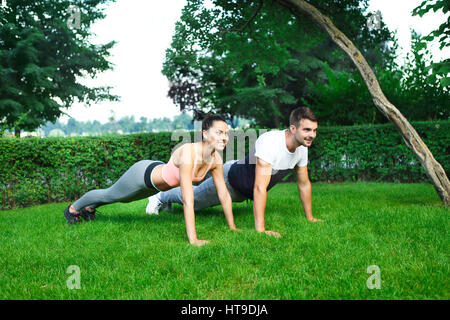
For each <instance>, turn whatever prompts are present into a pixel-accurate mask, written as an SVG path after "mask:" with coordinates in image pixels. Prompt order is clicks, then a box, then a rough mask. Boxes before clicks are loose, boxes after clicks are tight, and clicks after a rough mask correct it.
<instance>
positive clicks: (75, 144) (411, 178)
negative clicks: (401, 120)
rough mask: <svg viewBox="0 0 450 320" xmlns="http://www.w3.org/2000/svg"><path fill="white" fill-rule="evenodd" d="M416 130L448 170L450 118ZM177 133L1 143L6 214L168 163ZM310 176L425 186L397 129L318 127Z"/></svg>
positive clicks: (0, 195)
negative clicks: (143, 166) (134, 168)
mask: <svg viewBox="0 0 450 320" xmlns="http://www.w3.org/2000/svg"><path fill="white" fill-rule="evenodd" d="M413 126H414V127H415V128H416V130H417V131H418V133H419V135H420V136H421V137H422V139H424V141H425V143H426V144H427V146H428V148H429V149H430V150H431V152H432V153H433V155H434V156H435V158H436V160H437V161H439V162H440V163H441V165H442V166H443V167H444V169H445V171H446V172H448V170H449V168H450V154H449V145H450V121H441V122H416V123H413ZM190 134H191V137H193V133H192V132H191V133H190ZM171 136H172V134H171V133H170V132H164V133H142V134H131V135H120V136H103V137H70V138H43V139H42V138H23V139H16V138H0V161H1V162H0V163H1V167H0V209H9V208H13V207H22V206H30V205H35V204H40V203H48V202H64V201H72V200H74V199H76V198H79V197H80V196H81V195H83V194H84V193H85V192H87V191H89V190H91V189H95V188H105V187H107V186H109V185H111V183H112V182H114V181H116V180H117V179H118V178H119V177H120V176H121V175H122V174H123V173H124V172H125V171H126V170H127V169H128V168H129V167H130V166H131V165H132V164H133V163H135V162H136V161H138V160H142V159H152V160H161V161H164V162H167V161H168V160H169V158H170V154H171V151H172V149H173V147H175V146H176V145H177V144H179V142H180V141H181V138H180V140H178V141H172V139H171ZM246 145H247V146H246V148H247V150H248V143H247V144H246ZM224 159H225V157H224ZM309 173H310V178H311V180H312V181H360V180H363V181H390V182H391V181H392V182H419V181H427V177H426V175H425V174H424V171H423V169H422V166H421V165H420V163H418V160H417V159H416V158H415V156H414V155H413V153H412V152H411V151H410V150H409V149H408V148H407V147H406V145H405V144H404V142H403V139H402V137H401V136H400V133H399V132H398V131H397V130H396V129H395V128H394V127H393V126H392V125H391V124H387V125H373V126H372V125H371V126H353V127H320V126H319V131H318V135H317V138H316V140H315V142H314V143H313V146H312V147H311V148H310V152H309Z"/></svg>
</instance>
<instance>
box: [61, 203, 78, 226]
mask: <svg viewBox="0 0 450 320" xmlns="http://www.w3.org/2000/svg"><path fill="white" fill-rule="evenodd" d="M69 208H70V205H69V206H68V207H67V208H66V209H65V210H64V217H65V218H66V220H67V223H68V224H76V223H80V222H81V219H80V216H81V215H80V214H79V213H72V212H70V211H69Z"/></svg>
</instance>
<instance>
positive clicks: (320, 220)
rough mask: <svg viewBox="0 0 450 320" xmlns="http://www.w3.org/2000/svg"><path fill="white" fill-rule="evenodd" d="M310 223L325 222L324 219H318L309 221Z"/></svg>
mask: <svg viewBox="0 0 450 320" xmlns="http://www.w3.org/2000/svg"><path fill="white" fill-rule="evenodd" d="M308 221H309V222H323V220H322V219H316V218H311V219H308Z"/></svg>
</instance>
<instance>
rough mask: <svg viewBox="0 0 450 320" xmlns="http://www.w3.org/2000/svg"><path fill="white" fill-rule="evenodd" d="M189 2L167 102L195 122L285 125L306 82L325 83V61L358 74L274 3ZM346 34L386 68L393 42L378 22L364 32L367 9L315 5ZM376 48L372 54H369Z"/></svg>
mask: <svg viewBox="0 0 450 320" xmlns="http://www.w3.org/2000/svg"><path fill="white" fill-rule="evenodd" d="M203 2H204V1H200V0H189V1H188V3H187V5H186V6H185V7H184V9H183V12H182V16H181V19H180V21H178V22H177V24H176V27H175V30H176V31H175V35H174V37H173V41H172V45H171V48H169V49H168V50H167V51H166V59H165V62H164V66H163V71H162V72H163V74H165V75H166V76H167V78H168V79H169V81H170V82H171V87H170V90H169V96H170V97H171V98H172V99H173V101H174V103H175V104H177V105H178V106H179V107H180V109H181V110H184V109H191V110H194V114H195V115H196V117H197V118H198V117H201V116H203V115H204V114H207V113H209V112H214V113H221V114H225V115H228V116H229V118H230V120H231V121H233V118H234V117H238V116H242V117H244V118H248V119H255V122H256V123H257V124H259V125H263V126H270V127H279V126H280V125H282V124H283V125H286V124H287V119H288V116H289V113H290V110H292V108H293V107H295V106H296V105H297V104H300V103H301V102H302V100H303V99H308V96H307V94H306V91H307V82H306V79H310V80H311V81H314V82H315V81H320V80H323V79H324V78H325V77H326V75H325V73H324V71H323V69H322V63H323V61H327V62H328V64H329V66H330V67H331V68H332V69H335V70H346V69H352V68H353V69H355V67H354V66H353V65H352V64H351V63H350V62H349V61H348V60H346V59H345V56H344V55H343V54H342V53H341V52H340V50H338V48H337V47H336V45H335V44H334V43H333V42H332V41H331V40H330V39H328V38H327V37H326V36H325V35H324V34H323V33H321V32H320V30H318V29H317V28H315V27H314V25H313V24H312V23H311V21H309V20H308V19H296V18H295V17H293V16H292V13H291V12H290V11H289V10H287V9H286V8H283V7H281V6H279V5H278V4H277V3H275V2H273V1H262V0H261V1H255V0H253V1H242V3H241V2H240V5H236V3H235V2H234V1H231V0H215V1H213V5H214V7H211V6H206V5H205V4H204V3H203ZM317 3H318V5H320V6H321V7H322V8H323V9H324V10H326V11H327V12H329V13H330V14H332V15H333V17H335V20H336V22H337V23H338V25H340V26H342V27H343V28H344V29H345V30H346V32H347V33H348V34H351V35H352V36H353V37H354V38H355V39H357V43H358V44H359V45H360V46H361V47H363V48H364V52H365V53H366V54H367V56H368V57H370V59H371V61H372V62H374V63H380V64H381V63H383V61H384V60H385V55H390V54H391V51H390V49H389V48H388V47H387V46H386V43H387V42H388V41H390V40H392V38H391V35H390V33H389V31H388V30H387V28H386V27H385V25H384V24H383V22H382V21H381V26H380V29H378V30H369V28H368V26H367V23H366V21H367V17H366V15H365V10H366V8H367V1H358V0H341V1H339V3H338V4H336V2H333V3H330V1H328V0H327V1H325V0H320V1H317ZM347 21H352V23H351V24H349V23H347ZM374 48H377V49H374Z"/></svg>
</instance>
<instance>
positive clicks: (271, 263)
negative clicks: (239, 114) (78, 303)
mask: <svg viewBox="0 0 450 320" xmlns="http://www.w3.org/2000/svg"><path fill="white" fill-rule="evenodd" d="M268 198H269V201H268V207H267V210H266V228H267V229H270V230H274V231H278V232H280V233H281V235H282V238H280V239H276V238H273V237H269V236H267V235H264V234H259V233H257V232H256V231H255V230H254V227H253V214H252V207H251V202H250V203H249V205H248V206H247V205H246V203H245V202H244V203H240V204H234V206H233V208H234V214H235V221H236V225H237V226H238V228H241V229H243V232H242V233H234V232H231V231H229V230H227V227H226V222H225V218H224V217H223V213H222V210H221V207H220V206H218V207H215V208H210V209H207V210H203V211H198V212H197V213H196V228H197V234H198V236H199V238H200V239H208V240H211V244H209V245H206V246H203V247H200V248H198V247H194V246H191V245H189V244H188V241H187V237H186V232H185V225H184V218H183V214H182V207H181V206H176V208H175V210H174V211H173V212H161V213H160V214H159V216H149V215H146V214H145V206H146V204H147V202H146V200H142V201H138V202H134V203H130V204H113V205H109V206H105V207H103V208H100V210H99V211H101V214H99V215H98V216H97V220H96V221H94V222H91V223H82V224H80V225H75V226H68V225H67V224H66V222H65V219H64V217H63V215H62V211H63V209H64V208H65V207H66V206H67V204H65V203H64V204H49V205H42V206H36V207H31V208H25V209H16V210H9V211H3V212H0V241H1V252H0V292H1V293H0V299H449V280H448V279H449V237H448V229H449V210H448V209H446V208H445V207H443V206H442V204H441V202H440V199H439V197H438V196H437V194H436V192H435V191H434V189H433V188H432V186H431V185H428V184H382V183H379V184H378V183H342V184H313V212H314V216H315V217H317V218H321V219H324V220H325V222H323V223H320V224H317V223H316V224H313V223H310V222H308V221H307V220H306V219H305V218H304V215H303V210H302V209H301V205H300V201H299V199H298V193H297V190H296V186H295V185H294V184H283V185H278V186H276V187H275V188H274V189H273V190H271V191H270V192H269V197H268ZM71 265H77V266H79V268H80V271H81V289H79V290H76V289H75V290H69V289H68V288H67V285H66V281H67V279H68V277H69V276H71V274H68V273H66V271H67V268H68V267H69V266H71ZM370 265H377V266H378V267H379V268H380V272H381V289H379V290H377V289H372V290H369V289H368V288H367V286H366V281H367V279H368V278H369V276H370V274H368V273H367V267H368V266H370Z"/></svg>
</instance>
